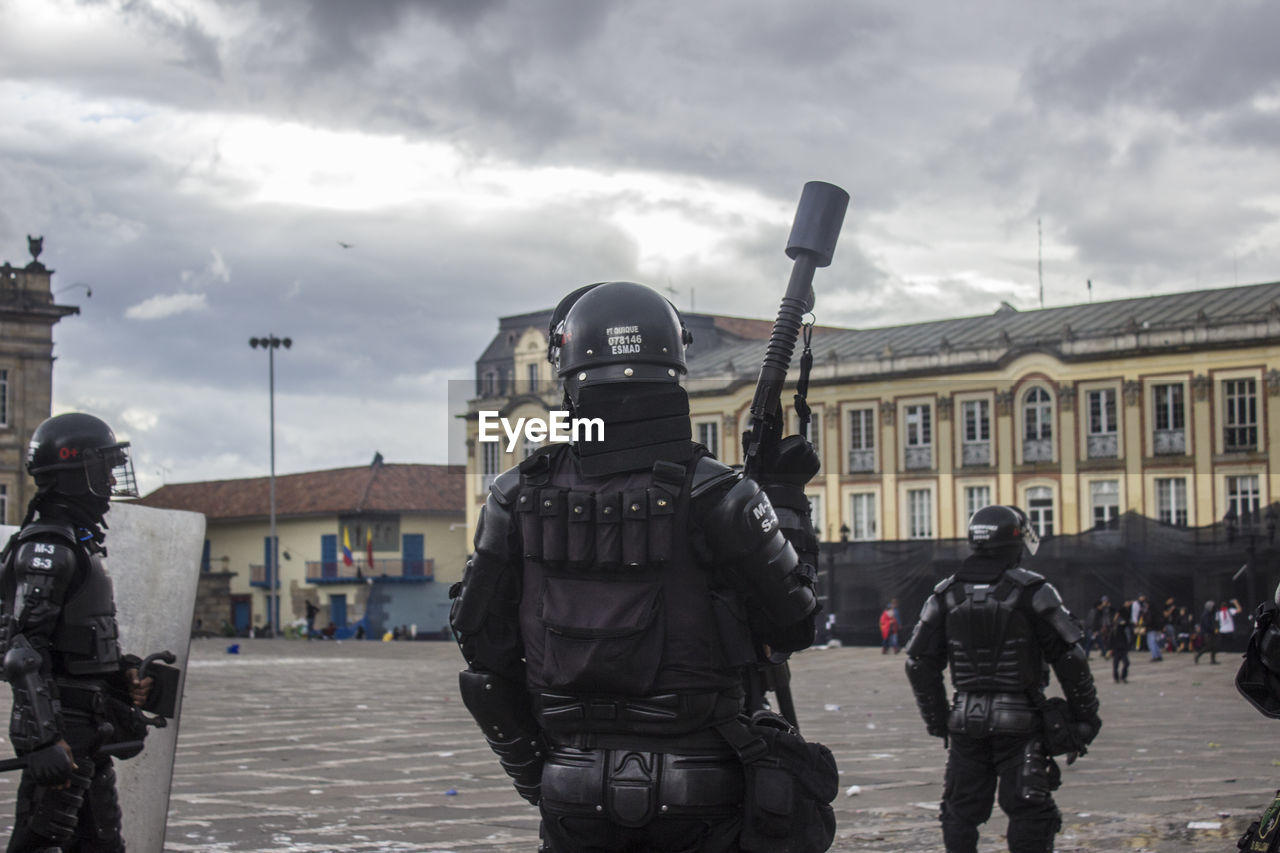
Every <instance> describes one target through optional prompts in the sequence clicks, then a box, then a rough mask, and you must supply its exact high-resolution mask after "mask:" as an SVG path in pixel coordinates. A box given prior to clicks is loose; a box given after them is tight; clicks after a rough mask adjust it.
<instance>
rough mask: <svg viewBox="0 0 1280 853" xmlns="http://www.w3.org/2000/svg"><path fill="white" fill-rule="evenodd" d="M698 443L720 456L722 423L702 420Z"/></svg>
mask: <svg viewBox="0 0 1280 853" xmlns="http://www.w3.org/2000/svg"><path fill="white" fill-rule="evenodd" d="M697 426H698V439H697V440H698V444H701V445H704V446H705V447H706V448H707V450H710V451H711V455H712V456H715V457H717V458H719V456H720V425H719V424H717V423H716V422H715V421H700V422H699V423H698V425H697Z"/></svg>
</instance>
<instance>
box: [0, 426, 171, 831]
mask: <svg viewBox="0 0 1280 853" xmlns="http://www.w3.org/2000/svg"><path fill="white" fill-rule="evenodd" d="M128 446H129V444H128V442H119V441H116V437H115V434H114V433H113V432H112V431H111V428H110V427H108V426H107V425H106V424H105V423H103V422H102V421H101V420H99V419H98V418H95V417H93V416H92V415H87V414H81V413H73V414H66V415H58V416H57V417H53V418H50V419H48V420H46V421H44V422H43V423H42V424H40V425H39V426H38V427H36V430H35V433H34V434H33V435H32V438H31V445H30V449H29V452H28V456H27V471H28V472H29V473H30V474H31V475H32V477H33V478H34V479H35V482H36V489H37V491H36V495H35V497H34V498H33V499H32V501H31V504H30V507H29V508H28V511H27V515H26V518H25V519H24V520H23V522H22V526H21V528H20V529H19V531H18V532H17V533H16V534H14V536H13V537H12V539H11V540H10V541H9V543H8V545H7V546H6V548H5V551H4V553H3V555H2V556H3V562H0V649H2V651H0V654H2V655H3V661H4V669H3V671H4V678H5V680H6V681H8V682H9V684H10V686H11V687H12V689H13V710H12V714H11V716H10V724H9V739H10V741H11V742H12V743H13V747H14V750H15V751H16V752H17V754H18V755H19V756H25V757H26V758H27V759H28V765H27V768H26V769H25V770H24V771H23V773H22V780H21V782H20V783H19V786H18V795H17V817H16V820H15V824H14V829H13V835H12V836H11V837H10V839H9V847H8V849H9V851H10V853H13V851H46V850H49V851H52V850H59V849H66V848H68V847H72V846H73V847H74V849H75V850H80V851H122V850H124V842H123V840H122V839H121V836H120V829H121V827H120V808H119V805H118V801H117V797H116V788H115V771H114V769H113V768H112V764H111V759H110V758H108V757H103V756H101V755H98V754H97V753H98V750H99V749H100V747H102V746H103V745H105V744H106V743H111V742H120V741H131V740H134V739H140V738H141V737H142V734H143V732H145V725H144V723H143V722H142V720H141V717H140V715H139V714H138V711H137V707H138V706H141V705H143V704H144V703H145V701H146V700H147V698H148V694H149V691H150V686H151V679H150V678H147V679H144V680H143V681H139V680H138V674H137V667H138V664H139V663H140V662H139V661H138V659H136V658H132V657H127V656H125V655H122V654H121V653H120V648H119V645H118V643H117V637H118V631H117V629H116V619H115V612H116V609H115V601H114V598H113V594H112V588H111V580H110V578H109V577H108V576H107V574H106V571H105V570H104V568H103V565H102V557H103V555H105V554H106V549H105V548H104V547H103V541H104V533H103V529H104V528H105V527H106V524H105V522H104V521H103V516H105V515H106V513H107V510H108V508H109V506H110V498H111V497H112V496H118V495H132V496H136V495H137V489H136V487H135V486H134V480H133V468H132V464H131V463H130V461H129V454H128V450H127V448H128Z"/></svg>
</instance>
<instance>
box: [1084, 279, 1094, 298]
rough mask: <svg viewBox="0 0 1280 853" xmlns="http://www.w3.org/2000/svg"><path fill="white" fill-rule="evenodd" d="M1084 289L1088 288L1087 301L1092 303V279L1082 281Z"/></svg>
mask: <svg viewBox="0 0 1280 853" xmlns="http://www.w3.org/2000/svg"><path fill="white" fill-rule="evenodd" d="M1084 285H1085V287H1087V288H1089V301H1090V302H1092V301H1093V279H1091V278H1087V279H1085V281H1084Z"/></svg>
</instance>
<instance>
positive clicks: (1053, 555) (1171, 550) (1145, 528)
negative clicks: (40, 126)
mask: <svg viewBox="0 0 1280 853" xmlns="http://www.w3.org/2000/svg"><path fill="white" fill-rule="evenodd" d="M1276 517H1277V512H1276V507H1275V506H1273V507H1271V508H1269V509H1267V511H1266V514H1265V515H1263V514H1262V513H1255V514H1254V516H1253V517H1252V518H1246V519H1243V520H1242V521H1241V522H1240V523H1236V524H1231V525H1228V524H1225V523H1218V524H1213V525H1209V526H1207V527H1198V528H1187V527H1173V526H1171V525H1167V524H1161V523H1159V522H1156V521H1153V520H1151V519H1150V518H1146V517H1144V516H1142V515H1139V514H1137V513H1127V514H1125V515H1123V516H1121V517H1120V518H1118V519H1116V520H1115V522H1114V523H1113V524H1112V525H1110V526H1108V527H1106V528H1103V529H1097V530H1091V531H1089V532H1087V533H1081V534H1078V535H1073V536H1053V537H1048V538H1046V539H1045V540H1044V541H1043V542H1042V543H1041V545H1040V549H1039V552H1038V553H1037V554H1036V556H1034V557H1028V558H1027V559H1026V560H1025V561H1024V562H1023V565H1024V566H1025V567H1026V568H1028V569H1031V570H1032V571H1036V572H1039V573H1040V574H1042V575H1044V576H1045V577H1047V578H1048V579H1049V580H1050V582H1052V583H1053V585H1054V586H1056V587H1057V588H1058V591H1059V592H1060V593H1061V595H1062V598H1063V601H1064V602H1065V603H1066V605H1067V608H1068V609H1069V610H1071V612H1072V613H1074V614H1076V615H1077V616H1080V617H1082V618H1083V617H1084V616H1085V615H1086V614H1087V613H1088V611H1089V610H1090V608H1092V607H1093V606H1094V605H1095V604H1096V602H1097V601H1098V599H1099V597H1100V596H1103V595H1106V596H1107V597H1108V598H1110V600H1111V602H1112V603H1113V604H1116V605H1119V604H1121V603H1122V602H1124V601H1126V600H1130V599H1135V598H1137V597H1138V596H1139V595H1146V597H1147V600H1148V602H1151V603H1152V606H1160V607H1163V605H1164V602H1165V601H1166V600H1167V599H1169V598H1172V599H1174V602H1175V603H1176V604H1177V605H1181V606H1185V607H1188V608H1189V609H1191V612H1192V613H1194V614H1199V613H1200V611H1201V609H1202V608H1203V606H1204V603H1205V602H1206V601H1215V602H1221V601H1229V600H1231V599H1233V598H1234V599H1238V600H1239V602H1240V604H1241V606H1242V612H1241V613H1240V614H1239V616H1238V617H1237V618H1236V634H1235V636H1234V638H1226V639H1225V640H1224V648H1228V649H1232V648H1239V649H1242V648H1243V642H1244V640H1246V639H1247V638H1248V635H1249V632H1250V630H1251V628H1250V621H1249V620H1250V617H1251V616H1252V614H1253V611H1254V609H1255V608H1256V607H1257V605H1258V604H1259V603H1260V602H1262V601H1263V600H1267V599H1270V598H1271V597H1272V595H1273V592H1274V590H1275V589H1276V585H1277V581H1280V552H1278V551H1277V547H1276V543H1275V537H1276V525H1275V519H1276ZM969 553H970V552H969V548H968V543H967V542H966V541H965V540H963V539H943V540H912V541H888V542H832V543H824V544H823V545H822V553H821V557H820V560H819V562H820V565H819V567H818V568H819V592H820V594H821V596H822V598H823V607H824V610H825V612H826V613H828V614H832V613H834V614H835V622H834V625H833V626H832V628H831V635H832V636H833V637H835V638H837V639H839V640H840V641H841V642H842V643H845V644H848V645H879V644H880V628H879V619H880V613H881V611H882V610H883V609H884V606H885V604H887V603H888V602H889V601H891V600H892V599H897V601H898V606H899V610H900V612H901V617H902V632H901V633H900V635H899V636H900V639H901V641H902V642H906V638H907V637H908V636H909V635H910V632H911V629H912V627H913V626H914V625H915V623H916V620H917V618H918V616H919V614H920V608H921V607H922V606H923V605H924V602H925V599H926V598H928V596H929V594H930V593H931V592H932V591H933V587H934V586H935V585H936V584H937V583H938V582H939V581H941V580H943V579H944V578H946V577H947V576H948V575H951V574H953V573H954V572H955V571H956V570H958V569H959V567H960V564H961V563H962V562H963V561H964V559H965V558H966V557H967V556H968V555H969Z"/></svg>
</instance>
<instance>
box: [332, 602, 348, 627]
mask: <svg viewBox="0 0 1280 853" xmlns="http://www.w3.org/2000/svg"><path fill="white" fill-rule="evenodd" d="M329 618H330V619H332V620H333V624H334V626H335V627H338V628H345V627H347V597H346V596H345V595H331V596H329Z"/></svg>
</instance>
